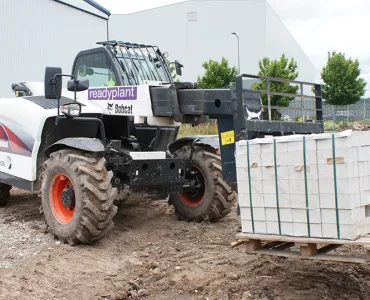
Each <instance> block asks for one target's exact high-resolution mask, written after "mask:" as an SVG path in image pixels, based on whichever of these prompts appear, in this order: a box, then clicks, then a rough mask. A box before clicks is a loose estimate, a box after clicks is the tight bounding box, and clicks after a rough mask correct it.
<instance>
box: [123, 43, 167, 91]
mask: <svg viewBox="0 0 370 300" xmlns="http://www.w3.org/2000/svg"><path fill="white" fill-rule="evenodd" d="M119 50H120V51H117V53H116V58H117V60H118V62H119V64H120V66H121V68H122V70H123V75H124V80H125V82H127V84H143V83H144V81H146V80H151V81H161V82H171V77H170V72H169V70H168V66H167V64H166V62H165V59H164V58H163V56H162V54H161V53H160V52H159V50H158V49H157V50H156V49H155V48H154V47H146V46H142V47H139V46H137V47H134V46H132V47H130V48H128V47H127V46H120V47H119Z"/></svg>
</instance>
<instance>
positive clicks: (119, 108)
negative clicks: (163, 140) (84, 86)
mask: <svg viewBox="0 0 370 300" xmlns="http://www.w3.org/2000/svg"><path fill="white" fill-rule="evenodd" d="M79 99H86V100H88V101H89V102H90V103H92V104H94V105H96V106H98V107H99V108H101V109H102V111H103V114H105V115H116V116H133V117H134V121H135V123H136V124H140V123H144V122H145V120H146V121H147V122H148V124H149V125H153V126H155V125H156V126H170V125H175V122H174V120H173V117H168V118H165V117H155V116H153V109H152V103H151V100H150V91H149V85H138V86H113V87H94V88H89V89H88V90H87V91H86V92H82V93H80V96H79Z"/></svg>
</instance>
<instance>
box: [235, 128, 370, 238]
mask: <svg viewBox="0 0 370 300" xmlns="http://www.w3.org/2000/svg"><path fill="white" fill-rule="evenodd" d="M235 154H236V165H237V178H238V190H239V206H240V207H241V220H242V231H243V232H245V233H257V234H276V235H288V236H297V237H316V238H338V239H355V238H357V237H359V236H361V235H365V234H367V233H369V232H370V170H369V168H370V155H369V154H370V132H352V131H350V130H348V131H344V132H341V133H323V134H311V135H293V136H282V137H266V138H259V139H254V140H250V141H238V142H237V143H236V153H235Z"/></svg>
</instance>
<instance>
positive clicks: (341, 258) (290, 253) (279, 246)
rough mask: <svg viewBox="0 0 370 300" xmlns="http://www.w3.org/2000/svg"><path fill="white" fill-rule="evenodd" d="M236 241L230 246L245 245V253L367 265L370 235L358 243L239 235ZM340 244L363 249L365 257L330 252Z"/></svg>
mask: <svg viewBox="0 0 370 300" xmlns="http://www.w3.org/2000/svg"><path fill="white" fill-rule="evenodd" d="M237 238H238V241H237V242H234V243H233V244H232V247H237V246H240V245H244V246H245V250H246V252H247V253H254V254H263V255H275V256H283V257H289V258H304V259H313V260H325V261H334V262H344V263H370V235H366V236H363V237H361V238H359V239H357V240H338V239H323V238H305V237H302V238H301V237H292V236H280V235H264V234H252V233H239V234H237ZM343 245H359V246H362V247H363V248H364V250H365V254H364V256H363V257H361V256H345V255H339V254H331V253H329V252H331V251H333V250H335V249H337V248H339V247H341V246H343Z"/></svg>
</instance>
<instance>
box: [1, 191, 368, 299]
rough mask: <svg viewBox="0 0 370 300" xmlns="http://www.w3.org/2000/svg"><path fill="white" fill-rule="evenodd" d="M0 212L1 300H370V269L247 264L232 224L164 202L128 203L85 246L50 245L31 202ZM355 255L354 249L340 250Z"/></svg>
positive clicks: (20, 195)
mask: <svg viewBox="0 0 370 300" xmlns="http://www.w3.org/2000/svg"><path fill="white" fill-rule="evenodd" d="M12 194H13V196H12V199H11V201H10V203H9V205H8V206H6V207H5V208H2V209H0V299H7V300H8V299H17V300H18V299H27V300H29V299H30V300H32V299H48V300H49V299H79V300H85V299H86V300H91V299H102V300H113V299H116V300H117V299H164V300H166V299H171V300H173V299H179V300H185V299H186V300H190V299H203V300H206V299H209V300H211V299H214V300H216V299H217V300H228V299H230V300H234V299H243V300H248V299H260V300H261V299H263V300H267V299H279V300H280V299H287V300H293V299H294V300H296V299H298V300H300V299H309V300H310V299H315V300H316V299H351V300H352V299H363V300H365V299H370V267H369V266H368V265H355V264H341V263H326V262H316V261H308V260H298V259H284V258H275V257H266V256H256V255H247V254H245V253H244V252H243V249H242V247H239V248H231V247H230V244H231V242H233V241H235V235H236V233H237V232H238V227H239V224H238V223H239V222H238V219H237V216H236V213H235V212H233V213H232V214H230V215H229V216H227V217H226V218H224V219H223V220H222V221H220V222H218V223H201V224H195V223H186V222H181V221H178V220H177V219H176V217H175V216H174V213H173V209H172V207H169V206H168V205H167V203H166V201H158V202H152V203H151V202H142V203H128V204H125V205H124V206H122V207H121V208H120V210H119V212H118V213H117V215H116V217H115V220H114V221H115V224H116V225H115V229H114V230H113V231H112V232H111V233H110V234H109V235H108V236H107V237H106V238H105V239H103V240H102V241H100V242H98V243H96V244H94V245H90V246H77V247H71V246H68V245H63V244H60V243H59V242H58V241H56V240H54V238H53V237H52V235H51V234H50V233H49V232H48V231H47V230H46V228H45V226H44V221H43V217H42V215H40V213H39V205H40V200H39V199H38V198H37V196H36V195H34V194H27V193H25V192H22V191H18V190H16V191H13V192H12ZM339 249H340V250H339V251H340V252H343V253H347V254H352V253H356V254H357V253H359V252H361V251H362V250H361V249H359V248H358V247H342V248H339Z"/></svg>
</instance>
